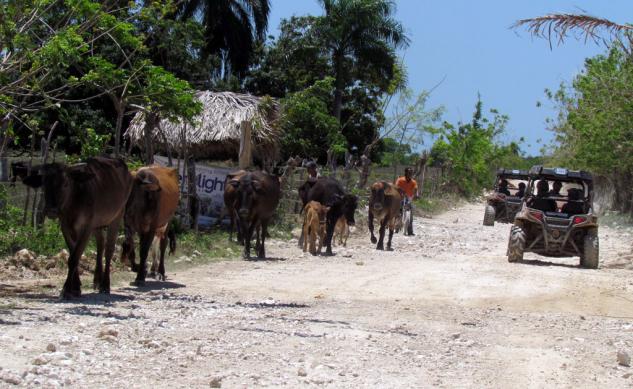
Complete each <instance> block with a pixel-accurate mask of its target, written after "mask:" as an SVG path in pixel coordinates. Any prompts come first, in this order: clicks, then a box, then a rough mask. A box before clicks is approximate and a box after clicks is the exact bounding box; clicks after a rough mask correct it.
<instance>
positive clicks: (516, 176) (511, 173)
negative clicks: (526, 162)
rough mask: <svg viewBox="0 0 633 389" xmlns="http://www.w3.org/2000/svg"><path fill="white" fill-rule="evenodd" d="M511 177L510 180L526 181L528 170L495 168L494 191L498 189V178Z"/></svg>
mask: <svg viewBox="0 0 633 389" xmlns="http://www.w3.org/2000/svg"><path fill="white" fill-rule="evenodd" d="M500 178H501V179H508V178H509V179H511V180H523V181H527V180H528V179H529V172H528V171H527V170H518V169H504V168H499V169H497V176H496V178H495V185H494V190H495V192H496V191H497V189H499V179H500Z"/></svg>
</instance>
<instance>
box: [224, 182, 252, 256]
mask: <svg viewBox="0 0 633 389" xmlns="http://www.w3.org/2000/svg"><path fill="white" fill-rule="evenodd" d="M246 173H247V171H246V170H238V171H236V172H231V173H229V174H227V175H226V178H225V179H224V206H225V207H226V212H227V213H228V214H229V217H230V218H231V227H230V230H229V241H231V240H233V229H234V228H235V229H236V230H237V242H238V243H241V244H243V242H242V231H241V230H240V224H239V222H240V221H239V218H238V217H237V209H236V203H237V201H238V199H237V188H236V187H235V186H233V185H230V184H229V182H230V181H231V180H239V179H240V177H242V176H243V175H244V174H246Z"/></svg>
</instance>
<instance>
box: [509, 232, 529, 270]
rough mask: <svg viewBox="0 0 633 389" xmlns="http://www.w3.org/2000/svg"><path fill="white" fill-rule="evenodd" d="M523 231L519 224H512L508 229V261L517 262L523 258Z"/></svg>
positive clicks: (524, 237)
mask: <svg viewBox="0 0 633 389" xmlns="http://www.w3.org/2000/svg"><path fill="white" fill-rule="evenodd" d="M525 239H526V236H525V231H523V228H521V227H520V226H512V229H511V230H510V240H509V242H508V262H518V261H522V260H523V252H524V251H525Z"/></svg>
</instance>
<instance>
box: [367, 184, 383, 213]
mask: <svg viewBox="0 0 633 389" xmlns="http://www.w3.org/2000/svg"><path fill="white" fill-rule="evenodd" d="M386 186H387V184H385V183H384V182H376V183H374V184H373V185H372V186H371V196H370V198H369V206H370V207H371V208H372V209H373V210H374V211H376V212H380V211H382V209H383V207H384V205H385V187H386Z"/></svg>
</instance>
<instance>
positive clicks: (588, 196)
mask: <svg viewBox="0 0 633 389" xmlns="http://www.w3.org/2000/svg"><path fill="white" fill-rule="evenodd" d="M528 174H529V181H528V184H527V188H526V189H525V200H527V199H528V198H530V197H533V196H535V193H534V189H535V188H534V187H535V185H534V183H535V182H536V181H540V180H547V181H564V182H573V183H576V184H581V185H582V187H583V189H584V190H583V192H584V193H583V200H582V201H583V202H585V203H586V204H588V205H589V208H593V176H592V175H591V173H589V172H587V171H585V170H569V169H566V168H561V167H556V168H546V167H543V166H541V165H536V166H532V167H531V168H530V171H529V172H528Z"/></svg>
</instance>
